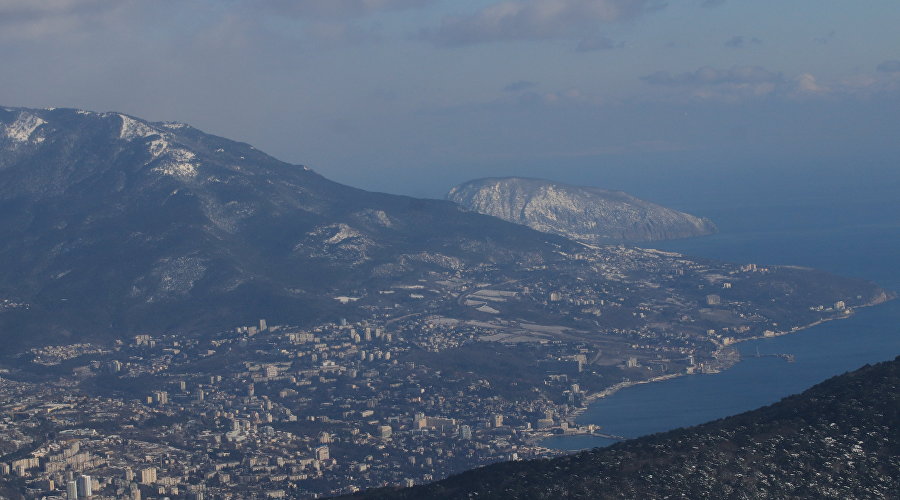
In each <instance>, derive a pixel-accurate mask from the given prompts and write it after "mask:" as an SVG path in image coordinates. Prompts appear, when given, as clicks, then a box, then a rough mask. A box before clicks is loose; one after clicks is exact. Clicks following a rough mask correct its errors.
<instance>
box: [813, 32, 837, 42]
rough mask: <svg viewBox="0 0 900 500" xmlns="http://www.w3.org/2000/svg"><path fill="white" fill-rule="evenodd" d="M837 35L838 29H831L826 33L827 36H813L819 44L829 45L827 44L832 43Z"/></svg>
mask: <svg viewBox="0 0 900 500" xmlns="http://www.w3.org/2000/svg"><path fill="white" fill-rule="evenodd" d="M836 36H837V31H835V30H831V31H829V32H828V33H826V34H825V36H819V37H816V38H813V41H814V42H816V43H818V44H821V45H827V44H829V43H831V41H832V40H834V37H836Z"/></svg>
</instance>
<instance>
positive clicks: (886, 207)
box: [543, 173, 900, 450]
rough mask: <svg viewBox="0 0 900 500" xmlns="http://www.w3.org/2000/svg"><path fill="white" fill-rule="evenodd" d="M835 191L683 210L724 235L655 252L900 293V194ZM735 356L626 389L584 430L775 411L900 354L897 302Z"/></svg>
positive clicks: (593, 409)
mask: <svg viewBox="0 0 900 500" xmlns="http://www.w3.org/2000/svg"><path fill="white" fill-rule="evenodd" d="M849 174H850V173H848V175H849ZM882 187H883V186H882ZM830 192H831V193H832V195H822V194H819V195H809V194H810V193H812V191H810V192H808V193H807V194H808V196H799V197H778V198H765V197H760V198H757V199H743V200H737V201H734V200H728V199H724V198H721V197H720V198H719V199H706V200H703V199H700V200H697V201H696V202H695V203H691V202H690V201H688V202H682V203H681V204H680V205H679V206H677V207H676V208H679V209H682V210H685V211H688V212H690V213H694V214H696V215H702V216H706V217H709V218H710V219H712V220H713V221H714V222H715V223H716V224H717V225H718V227H719V230H720V232H719V233H718V234H716V235H713V236H709V237H703V238H695V239H685V240H678V241H670V242H663V243H653V244H651V245H648V246H650V247H653V248H659V249H662V250H669V251H675V252H680V253H684V254H686V255H692V256H699V257H707V258H712V259H717V260H722V261H729V262H736V263H757V264H763V265H778V264H784V265H800V266H807V267H814V268H818V269H822V270H825V271H829V272H832V273H835V274H841V275H845V276H856V277H861V278H866V279H868V280H871V281H873V282H875V283H877V284H878V285H880V286H881V287H883V288H886V289H889V290H893V291H895V292H896V291H900V192H894V191H893V189H891V190H889V191H885V190H884V189H880V190H879V189H878V186H875V185H873V187H872V190H871V191H870V193H871V194H870V193H867V192H866V190H855V191H854V193H852V194H853V195H852V196H847V195H846V193H843V195H841V196H838V195H836V193H839V192H840V191H837V190H835V191H830ZM737 348H738V349H739V350H740V351H741V353H742V355H743V359H742V361H741V362H740V363H738V364H737V365H735V366H734V367H733V368H731V369H729V370H726V371H724V372H722V373H718V374H701V375H691V376H684V377H679V378H675V379H671V380H667V381H663V382H657V383H650V384H643V385H637V386H632V387H629V388H626V389H623V390H621V391H619V392H617V393H615V394H613V395H612V396H609V397H607V398H604V399H600V400H598V401H596V402H594V403H593V404H592V405H591V406H590V407H589V408H588V409H587V410H586V411H585V412H584V413H583V414H581V415H580V416H579V417H578V419H577V422H579V423H580V424H596V425H599V426H601V427H602V430H603V432H605V433H607V434H610V435H617V436H623V437H626V438H635V437H639V436H644V435H647V434H653V433H657V432H663V431H667V430H671V429H675V428H679V427H687V426H692V425H697V424H701V423H704V422H708V421H712V420H716V419H719V418H722V417H726V416H729V415H735V414H738V413H741V412H744V411H748V410H752V409H755V408H759V407H762V406H765V405H769V404H772V403H775V402H777V401H779V400H780V399H781V398H783V397H785V396H788V395H791V394H796V393H799V392H802V391H803V390H805V389H807V388H809V387H811V386H813V385H815V384H817V383H819V382H822V381H823V380H826V379H828V378H830V377H832V376H835V375H839V374H841V373H845V372H847V371H851V370H855V369H857V368H859V367H861V366H863V365H865V364H872V363H877V362H879V361H885V360H890V359H894V358H895V357H897V356H898V355H900V300H893V301H891V302H888V303H886V304H882V305H879V306H875V307H869V308H864V309H859V310H857V311H856V313H855V314H854V315H853V316H852V317H850V318H847V319H843V320H836V321H830V322H827V323H823V324H821V325H818V326H815V327H812V328H808V329H805V330H802V331H800V332H798V333H794V334H790V335H785V336H782V337H776V338H770V339H760V340H754V341H749V342H743V343H740V344H738V345H737ZM757 353H759V354H763V355H765V354H792V355H794V357H795V362H793V363H789V362H787V361H786V360H784V359H782V358H777V357H756V354H757ZM614 442H615V441H613V440H609V439H604V438H600V437H593V436H554V437H551V438H548V439H546V440H545V441H544V442H543V445H544V446H547V447H550V448H555V449H559V450H581V449H587V448H594V447H603V446H608V445H610V444H612V443H614Z"/></svg>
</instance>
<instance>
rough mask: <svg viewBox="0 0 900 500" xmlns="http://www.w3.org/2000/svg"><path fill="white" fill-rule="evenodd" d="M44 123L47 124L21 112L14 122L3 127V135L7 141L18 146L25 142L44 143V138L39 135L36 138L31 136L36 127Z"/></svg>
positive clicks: (36, 117)
mask: <svg viewBox="0 0 900 500" xmlns="http://www.w3.org/2000/svg"><path fill="white" fill-rule="evenodd" d="M46 123H47V122H46V121H44V120H43V119H41V118H40V117H38V116H36V115H33V114H31V113H26V112H24V111H23V112H22V113H19V116H18V118H16V121H14V122H13V123H10V124H9V125H6V126H4V127H3V134H4V135H5V136H6V137H7V138H8V139H9V140H11V141H13V142H17V143H20V144H23V143H27V142H32V143H35V144H40V143H41V142H44V138H43V137H42V136H40V135H38V136H36V137H32V136H33V135H34V133H35V131H36V130H37V129H38V127H40V126H41V125H44V124H46Z"/></svg>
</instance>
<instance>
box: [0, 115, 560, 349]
mask: <svg viewBox="0 0 900 500" xmlns="http://www.w3.org/2000/svg"><path fill="white" fill-rule="evenodd" d="M0 239H2V243H0V269H2V270H3V273H2V275H0V301H2V303H0V329H2V331H4V332H7V334H6V335H4V337H5V338H4V341H6V342H7V345H10V344H16V343H21V342H32V341H34V342H38V341H40V339H41V338H44V337H47V338H57V337H59V336H60V335H61V336H63V337H66V336H72V337H79V336H85V335H100V334H103V332H106V333H110V332H115V334H116V335H123V334H128V333H132V332H140V331H142V330H153V331H165V330H167V329H172V328H176V327H178V328H182V329H186V330H190V329H191V328H194V327H196V328H200V327H204V328H207V327H226V326H230V325H234V324H241V322H247V321H254V320H255V318H257V317H265V316H267V315H273V314H276V313H277V314H278V317H279V318H280V319H282V320H285V321H314V320H318V319H321V318H322V317H326V316H328V315H333V314H335V307H336V305H335V301H334V300H333V299H332V295H334V294H341V293H351V292H352V291H353V290H355V289H357V288H360V287H363V286H368V285H373V286H375V285H377V283H379V282H380V281H384V280H387V279H396V278H398V277H403V276H414V275H417V274H419V273H424V272H428V271H429V270H447V269H452V268H454V267H457V266H461V265H469V264H471V265H491V264H498V263H511V262H520V263H521V262H532V261H533V262H541V261H544V260H553V259H555V258H558V257H557V256H556V255H557V254H556V251H557V250H559V249H560V248H574V247H575V243H572V242H569V241H567V240H564V239H563V238H558V237H555V236H552V235H547V234H542V233H539V232H536V231H532V230H530V229H528V228H525V227H522V226H518V225H515V224H509V223H506V222H504V221H502V220H499V219H496V218H493V217H488V216H483V215H479V214H475V213H471V212H467V211H464V210H462V209H461V208H460V207H458V206H457V205H455V204H453V203H450V202H447V201H440V200H425V199H415V198H409V197H405V196H396V195H390V194H382V193H373V192H368V191H363V190H360V189H355V188H352V187H349V186H345V185H342V184H339V183H336V182H332V181H330V180H328V179H326V178H324V177H322V176H321V175H319V174H317V173H315V172H313V171H312V170H310V169H309V168H307V167H304V166H300V165H291V164H287V163H284V162H281V161H279V160H276V159H275V158H272V157H271V156H268V155H266V154H264V153H262V152H260V151H258V150H257V149H255V148H253V147H252V146H250V145H247V144H243V143H239V142H234V141H230V140H227V139H223V138H221V137H216V136H213V135H209V134H205V133H203V132H201V131H199V130H197V129H195V128H193V127H190V126H187V125H184V124H180V123H151V122H148V121H145V120H141V119H139V118H135V117H131V116H128V115H124V114H120V113H94V112H88V111H82V110H75V109H24V108H0ZM9 332H17V333H15V334H12V333H9ZM25 332H28V335H25V334H24V333H25Z"/></svg>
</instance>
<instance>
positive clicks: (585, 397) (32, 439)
mask: <svg viewBox="0 0 900 500" xmlns="http://www.w3.org/2000/svg"><path fill="white" fill-rule="evenodd" d="M567 262H569V263H570V265H571V267H570V269H569V270H568V272H559V271H558V270H556V272H555V273H554V278H553V279H549V278H548V277H547V275H546V274H545V271H544V270H543V269H541V268H540V267H539V266H538V267H535V268H524V269H517V270H514V271H510V270H508V269H506V270H501V269H498V268H492V267H490V266H482V267H478V268H475V269H465V268H463V269H457V270H455V271H453V272H449V271H448V272H447V273H444V274H435V275H433V276H431V278H430V279H427V280H417V281H415V282H403V283H395V284H394V285H392V286H390V287H386V288H380V289H377V290H363V291H360V290H355V291H352V292H353V293H348V294H346V295H336V296H334V297H332V299H333V300H334V302H335V304H337V305H338V306H339V307H341V308H346V312H347V316H348V317H352V316H353V315H357V319H349V320H348V319H346V318H344V317H335V318H334V320H333V321H329V322H326V323H322V324H316V325H281V324H276V323H275V322H274V321H271V320H266V319H255V320H253V321H252V323H250V322H248V323H249V324H247V325H236V326H235V327H233V328H231V329H229V330H227V331H219V332H215V333H204V334H189V333H179V332H172V333H167V334H142V335H136V336H132V337H129V338H124V339H119V340H117V341H115V342H114V343H110V344H102V343H91V342H81V343H73V344H60V345H54V346H47V347H40V348H33V349H31V350H29V351H28V352H25V353H22V354H20V355H19V356H18V357H17V358H16V359H17V363H15V364H12V365H10V366H8V367H4V368H3V371H2V372H0V431H2V432H0V436H2V437H0V477H2V478H3V479H4V481H5V484H11V485H15V487H17V488H18V489H19V491H22V492H25V493H26V495H27V498H45V499H53V498H69V499H73V498H94V499H104V498H110V499H112V498H117V499H120V498H127V499H140V498H145V499H146V498H166V497H168V498H191V499H204V498H207V499H212V498H215V499H256V498H259V499H262V498H322V497H326V496H333V495H340V494H346V493H352V492H356V491H359V490H362V489H368V488H374V487H383V486H398V485H399V486H410V485H414V484H421V483H427V482H430V481H434V480H438V479H441V478H444V477H446V476H448V475H450V474H452V473H456V472H461V471H463V470H467V469H471V468H473V467H477V466H479V465H484V464H489V463H493V462H499V461H507V460H521V459H528V458H535V457H549V456H554V455H558V454H560V453H561V452H559V451H556V450H552V449H550V448H547V447H545V446H542V441H543V440H544V439H545V438H547V437H550V436H553V435H562V434H592V435H598V436H604V437H607V438H611V439H616V438H618V436H610V435H607V434H605V433H604V432H603V429H602V427H600V426H597V425H587V424H585V425H581V424H579V423H578V422H577V421H576V417H577V416H578V415H579V414H580V413H581V411H583V409H584V408H585V407H586V406H587V405H588V404H589V403H590V402H591V401H594V400H596V398H598V397H603V396H605V395H608V394H610V393H612V392H615V391H616V390H618V389H620V388H622V387H627V386H629V385H633V384H635V383H645V382H648V381H654V380H662V379H667V378H672V377H676V376H682V375H688V374H692V373H700V372H704V373H715V372H717V371H720V370H722V369H726V368H728V367H729V366H731V365H732V364H734V363H735V362H737V361H738V360H739V358H740V355H739V354H738V352H737V351H736V350H735V349H733V346H732V344H735V343H737V342H739V341H741V340H745V339H749V338H756V337H761V336H772V335H780V334H784V333H788V332H791V331H796V330H797V329H799V328H802V327H804V326H806V325H808V324H812V323H814V322H817V321H824V320H828V319H835V318H841V317H846V316H848V315H850V314H852V311H853V308H855V307H860V306H864V305H868V304H871V303H875V302H877V301H879V300H884V299H885V298H886V297H884V296H883V294H882V295H879V294H880V293H881V292H880V291H879V290H878V289H876V288H875V287H871V286H869V285H867V284H864V283H863V282H860V283H856V282H855V281H846V280H845V282H841V283H840V284H839V285H835V286H830V285H831V284H833V283H830V282H829V286H823V281H822V280H827V279H836V278H831V277H829V278H824V277H821V276H818V275H810V273H809V272H807V271H803V270H797V269H790V268H764V267H761V266H756V265H753V264H748V265H730V264H719V263H710V262H698V261H695V260H691V259H688V258H685V257H683V256H681V255H679V254H671V253H665V252H658V251H654V250H642V249H637V248H626V247H609V248H606V249H604V251H602V252H599V251H597V252H586V253H585V254H579V255H572V256H568V260H567ZM854 286H856V288H854ZM838 289H839V290H840V292H841V293H842V295H840V296H839V297H838V296H835V295H834V290H838ZM776 297H777V299H776ZM787 313H792V314H793V315H792V318H794V320H793V322H789V321H788V320H786V319H785V316H786V315H787ZM360 314H365V315H367V319H358V316H359V315H360Z"/></svg>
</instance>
